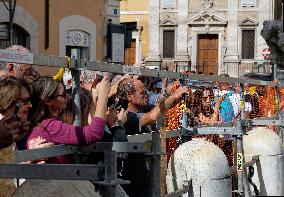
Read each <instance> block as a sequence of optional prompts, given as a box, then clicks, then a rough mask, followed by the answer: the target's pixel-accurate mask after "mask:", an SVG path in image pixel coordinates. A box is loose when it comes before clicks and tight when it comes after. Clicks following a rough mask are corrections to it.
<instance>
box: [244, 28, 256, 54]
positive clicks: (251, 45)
mask: <svg viewBox="0 0 284 197" xmlns="http://www.w3.org/2000/svg"><path fill="white" fill-rule="evenodd" d="M254 54H255V30H242V59H254Z"/></svg>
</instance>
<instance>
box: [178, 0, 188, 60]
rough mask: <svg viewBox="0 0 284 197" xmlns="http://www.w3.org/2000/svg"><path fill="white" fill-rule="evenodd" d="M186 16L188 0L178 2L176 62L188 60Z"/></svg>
mask: <svg viewBox="0 0 284 197" xmlns="http://www.w3.org/2000/svg"><path fill="white" fill-rule="evenodd" d="M187 16H188V0H179V1H178V26H177V31H176V32H177V39H176V42H177V43H176V47H177V48H176V49H177V50H176V58H177V59H178V60H185V61H186V60H188V51H187V46H188V43H187V42H188V39H187V35H188V32H187V24H186V22H185V19H186V18H187Z"/></svg>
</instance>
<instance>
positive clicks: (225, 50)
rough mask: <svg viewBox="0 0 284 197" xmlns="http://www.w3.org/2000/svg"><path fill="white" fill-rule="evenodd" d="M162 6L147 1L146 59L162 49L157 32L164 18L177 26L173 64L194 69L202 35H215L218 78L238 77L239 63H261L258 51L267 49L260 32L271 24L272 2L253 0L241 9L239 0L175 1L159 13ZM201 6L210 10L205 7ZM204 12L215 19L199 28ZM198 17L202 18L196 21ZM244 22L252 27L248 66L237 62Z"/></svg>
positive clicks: (239, 57)
mask: <svg viewBox="0 0 284 197" xmlns="http://www.w3.org/2000/svg"><path fill="white" fill-rule="evenodd" d="M162 2H163V0H157V1H156V0H150V2H149V3H150V8H149V13H150V15H149V27H150V28H149V56H148V57H152V59H156V60H157V59H159V55H160V53H162V51H161V48H162V46H163V45H162V44H163V43H162V39H161V37H160V36H161V34H162V31H161V30H162V29H163V28H165V26H164V24H161V23H162V22H163V21H164V20H165V19H166V18H168V19H169V20H173V21H176V22H177V24H176V26H175V30H176V46H175V47H176V51H175V59H174V60H173V61H184V60H187V58H188V59H189V60H190V61H191V62H192V65H193V66H194V64H196V59H197V55H198V54H197V47H198V46H197V41H198V34H202V33H203V34H204V33H209V34H218V38H219V43H218V45H219V46H218V47H219V48H218V64H219V69H218V74H222V73H228V74H229V75H230V76H232V77H239V74H241V73H242V71H240V68H241V64H242V63H246V64H247V63H250V64H254V63H261V62H262V61H263V57H262V53H261V51H262V49H263V48H265V47H267V46H266V43H265V41H264V39H263V38H262V36H261V35H260V32H261V30H262V28H263V22H264V21H265V20H273V17H274V11H273V10H275V8H274V7H273V5H274V3H273V2H274V0H256V6H255V7H242V6H241V0H178V1H176V3H177V5H176V6H175V8H174V9H162V6H161V5H160V4H162ZM205 2H207V5H210V6H209V7H206V6H205V4H204V3H205ZM211 3H212V4H211ZM205 11H208V13H210V14H211V15H213V16H216V17H215V18H214V19H213V20H211V21H210V20H209V21H204V23H203V24H202V20H203V18H202V17H204V16H205V17H206V14H205ZM158 12H159V13H158ZM202 14H203V15H202ZM199 15H200V16H202V17H200V18H199V19H198V16H199ZM194 17H195V18H194ZM246 18H250V19H252V21H253V23H254V24H252V26H251V28H252V29H255V31H256V37H255V59H254V60H249V62H246V61H242V59H241V46H242V45H241V30H242V28H243V27H242V26H241V25H240V22H241V21H242V20H244V19H246ZM215 19H216V20H217V21H219V22H216V21H215ZM198 21H201V22H198ZM218 23H219V24H218ZM247 27H249V26H246V28H247ZM249 28H250V27H249ZM216 29H218V30H217V31H216ZM193 69H194V68H193Z"/></svg>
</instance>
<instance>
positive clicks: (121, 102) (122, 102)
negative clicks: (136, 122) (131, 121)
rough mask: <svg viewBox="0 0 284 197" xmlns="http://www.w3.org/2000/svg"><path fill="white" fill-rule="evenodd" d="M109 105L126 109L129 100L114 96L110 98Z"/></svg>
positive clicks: (109, 106)
mask: <svg viewBox="0 0 284 197" xmlns="http://www.w3.org/2000/svg"><path fill="white" fill-rule="evenodd" d="M107 107H108V108H112V109H118V108H123V109H124V110H127V108H128V100H127V99H125V98H120V99H118V98H116V97H115V96H113V97H111V98H109V99H108V103H107Z"/></svg>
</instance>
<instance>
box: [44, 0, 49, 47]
mask: <svg viewBox="0 0 284 197" xmlns="http://www.w3.org/2000/svg"><path fill="white" fill-rule="evenodd" d="M48 47H49V0H45V45H44V48H45V49H48Z"/></svg>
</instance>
